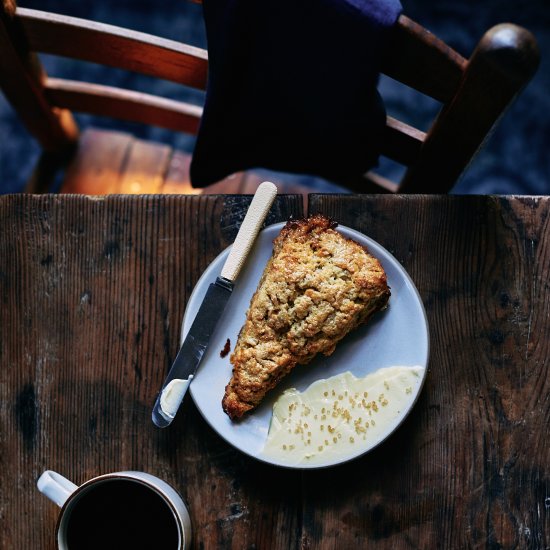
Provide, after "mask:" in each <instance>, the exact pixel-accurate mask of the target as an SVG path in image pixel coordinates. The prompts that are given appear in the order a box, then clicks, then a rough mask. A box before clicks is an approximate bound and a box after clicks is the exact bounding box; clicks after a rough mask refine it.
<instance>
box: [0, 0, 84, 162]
mask: <svg viewBox="0 0 550 550" xmlns="http://www.w3.org/2000/svg"><path fill="white" fill-rule="evenodd" d="M0 51H1V52H2V55H1V56H0V88H1V89H2V91H3V92H4V95H5V96H6V98H7V99H8V101H9V102H10V103H11V105H12V106H13V108H14V109H15V111H16V112H17V114H18V115H19V117H20V119H21V121H22V122H23V124H24V125H25V126H26V128H27V130H28V131H29V133H30V134H31V135H33V136H34V137H35V138H36V139H37V140H38V142H39V143H40V145H41V146H42V148H43V149H44V151H45V152H46V153H49V154H53V155H62V154H64V153H65V152H67V151H69V150H72V149H73V148H74V145H75V143H76V141H77V139H78V127H77V125H76V123H75V121H74V119H73V116H72V114H71V113H70V111H67V110H65V109H57V108H55V107H52V106H51V105H50V104H49V103H48V101H47V99H46V96H45V94H44V86H43V81H44V79H45V76H46V75H45V72H44V70H43V69H42V66H41V65H40V62H39V60H38V57H37V56H36V55H35V54H34V53H33V52H31V51H29V48H28V46H27V41H26V38H25V36H24V32H23V31H22V29H21V28H20V26H19V25H18V22H17V19H16V5H15V0H1V5H0Z"/></svg>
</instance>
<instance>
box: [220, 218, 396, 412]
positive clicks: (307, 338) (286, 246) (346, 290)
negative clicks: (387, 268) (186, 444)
mask: <svg viewBox="0 0 550 550" xmlns="http://www.w3.org/2000/svg"><path fill="white" fill-rule="evenodd" d="M335 226H336V224H335V223H334V222H332V221H331V220H329V219H328V218H326V217H324V216H322V215H316V216H312V217H310V218H307V219H302V220H292V221H289V222H288V223H287V224H286V225H285V227H284V228H283V229H282V230H281V233H280V234H279V236H278V237H277V238H276V239H275V240H274V241H273V255H272V256H271V258H270V260H269V262H268V263H267V265H266V268H265V270H264V273H263V275H262V278H261V280H260V282H259V285H258V288H257V290H256V292H255V293H254V296H253V297H252V300H251V302H250V307H249V309H248V311H247V314H246V321H245V323H244V326H243V327H242V329H241V331H240V333H239V337H238V340H237V343H236V345H235V349H234V351H233V353H232V354H231V363H232V365H233V376H232V378H231V380H230V382H229V384H228V385H227V387H226V388H225V396H224V398H223V401H222V405H223V410H224V411H225V412H226V413H227V414H228V415H229V417H230V418H232V419H236V418H239V417H240V416H242V415H243V414H244V413H245V412H247V411H249V410H250V409H253V408H254V407H256V406H257V405H258V404H259V403H260V401H261V400H262V399H263V397H264V396H265V394H266V393H267V392H268V391H269V390H270V389H271V388H273V387H275V386H276V385H277V383H278V382H279V381H280V380H281V378H283V377H284V376H285V375H286V374H287V373H288V372H289V371H290V370H291V369H293V368H294V367H295V366H296V365H297V364H301V365H303V364H305V363H308V362H309V361H311V359H313V357H314V356H315V355H316V354H318V353H324V354H325V355H330V354H331V353H332V352H333V351H334V348H335V347H336V344H337V343H338V341H339V340H341V339H342V338H343V337H344V336H345V335H346V334H347V333H348V332H349V331H350V330H352V329H354V328H355V327H357V326H358V325H360V324H361V323H365V322H366V321H367V320H368V319H369V317H370V316H371V315H372V314H373V313H375V312H376V311H378V310H380V309H383V308H384V307H385V306H386V304H387V302H388V299H389V297H390V290H389V288H388V284H387V280H386V274H385V272H384V270H383V268H382V266H381V265H380V262H379V261H378V260H377V259H376V258H374V257H373V256H371V255H370V254H369V253H368V252H367V251H366V250H365V248H363V247H362V246H361V245H360V244H358V243H356V242H355V241H353V240H351V239H347V238H345V237H343V236H342V235H341V234H340V233H338V232H337V231H335V229H334V227H335Z"/></svg>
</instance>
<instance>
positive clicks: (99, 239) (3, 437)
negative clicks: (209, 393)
mask: <svg viewBox="0 0 550 550" xmlns="http://www.w3.org/2000/svg"><path fill="white" fill-rule="evenodd" d="M250 200H251V196H226V197H225V196H216V195H210V196H178V197H176V196H170V197H168V196H158V195H157V196H154V197H131V196H126V197H120V196H119V197H106V198H104V199H103V198H102V199H98V198H87V197H82V196H69V195H64V196H51V195H50V196H29V195H17V196H10V197H0V311H1V319H2V323H1V325H0V330H1V337H0V360H1V364H2V369H1V371H0V467H1V469H2V471H3V472H5V475H4V476H3V481H2V491H1V494H0V508H1V510H2V522H1V523H0V547H2V548H37V549H38V548H40V549H46V548H52V549H53V548H54V547H55V544H54V540H53V536H54V529H55V520H56V516H57V512H58V509H57V507H56V506H55V505H54V504H52V503H51V502H50V501H48V500H47V499H46V498H45V497H43V496H41V495H40V494H39V493H38V491H37V490H36V488H35V482H36V479H37V477H38V476H39V475H40V473H41V472H42V471H43V470H44V469H46V468H53V469H56V470H58V471H59V472H60V473H62V474H64V475H66V476H68V477H69V478H71V479H73V480H74V481H75V482H76V483H80V482H82V481H84V480H86V479H87V478H89V477H92V476H94V475H98V474H101V473H105V472H108V471H116V470H126V469H138V470H145V471H148V472H151V473H153V474H155V475H158V476H160V477H161V478H164V479H166V480H167V481H168V482H169V483H171V484H173V485H174V486H175V487H176V488H177V489H178V490H179V491H180V492H181V493H182V495H183V497H184V498H185V499H186V500H187V501H188V502H189V505H190V512H191V517H192V521H193V525H194V528H195V533H196V535H195V539H194V545H193V546H194V547H195V548H231V547H233V548H249V547H253V546H256V547H266V546H272V547H276V548H281V549H286V548H296V547H297V546H298V541H297V537H298V536H299V532H300V528H299V522H300V506H301V505H300V497H299V495H300V475H299V473H297V472H292V471H286V470H275V469H273V468H270V467H268V466H266V465H263V464H261V463H259V462H256V461H254V460H253V459H250V458H248V457H246V456H245V455H242V454H241V453H239V452H238V451H236V450H234V449H232V448H231V447H230V446H229V445H228V444H226V443H225V442H224V441H223V440H222V439H221V438H220V437H219V436H217V435H216V434H214V432H213V431H212V430H211V429H210V428H209V426H208V425H207V424H206V422H205V421H204V420H203V419H202V417H201V416H200V414H199V413H198V411H197V409H196V408H195V406H194V405H193V403H192V402H191V399H188V400H187V401H186V402H185V403H184V406H183V408H182V410H181V411H180V415H178V418H176V420H175V421H174V423H173V424H172V426H171V427H170V429H169V430H159V429H157V428H155V427H154V425H153V424H152V422H151V408H152V405H153V403H154V400H155V397H156V393H157V392H158V389H159V388H160V386H161V384H162V381H163V379H164V377H165V375H166V373H167V372H168V369H169V366H170V364H171V362H172V360H173V359H174V357H175V354H176V352H177V349H178V345H179V344H178V341H179V332H180V325H181V320H182V316H183V312H184V308H185V304H186V302H187V300H188V298H189V295H190V292H191V290H192V288H193V286H194V284H195V283H196V281H197V279H198V277H199V276H200V275H201V274H202V272H203V271H204V269H205V268H206V267H207V266H208V264H209V263H210V262H211V261H212V260H213V259H214V258H215V256H216V255H217V254H218V253H219V252H220V251H221V250H222V249H223V248H225V247H226V246H228V245H229V244H230V243H231V242H232V241H233V239H234V238H235V235H236V231H237V229H238V227H239V225H240V223H241V221H242V219H243V217H244V214H245V212H246V209H247V206H248V204H249V203H250ZM301 201H302V199H301V197H293V196H285V197H278V198H277V200H276V202H275V204H274V206H273V207H272V210H271V212H270V215H269V217H268V220H267V223H274V222H277V221H281V220H285V219H287V218H288V217H290V216H291V215H294V216H297V215H300V213H301V204H302V202H301ZM260 503H261V504H260Z"/></svg>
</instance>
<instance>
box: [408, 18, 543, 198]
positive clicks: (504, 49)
mask: <svg viewBox="0 0 550 550" xmlns="http://www.w3.org/2000/svg"><path fill="white" fill-rule="evenodd" d="M539 57H540V56H539V50H538V46H537V42H536V40H535V37H534V36H533V35H532V34H531V33H530V32H529V31H528V30H526V29H524V28H522V27H518V26H517V25H513V24H511V23H504V24H500V25H496V26H495V27H493V28H491V29H490V30H489V31H487V32H486V33H485V35H484V36H483V37H482V39H481V41H480V42H479V44H478V45H477V47H476V49H475V51H474V53H473V54H472V56H471V58H470V60H469V61H468V64H467V66H466V69H465V71H464V74H463V77H462V80H461V81H460V84H459V87H458V90H457V93H456V94H455V96H454V97H453V99H452V100H451V101H450V102H449V103H448V104H447V105H445V106H444V107H443V109H442V110H441V113H440V114H439V115H438V117H437V119H436V120H435V122H434V124H433V126H432V127H431V129H430V130H429V132H428V134H427V136H426V140H425V141H424V144H423V145H422V148H421V151H420V156H419V159H418V161H417V162H416V163H414V164H413V165H412V166H411V167H410V168H409V170H408V171H407V173H406V174H405V176H404V178H403V181H402V182H401V185H400V187H399V191H398V192H400V193H407V192H409V191H408V190H409V189H411V190H412V189H414V192H415V193H446V192H448V191H449V190H450V189H451V187H452V186H453V185H454V184H455V183H456V181H457V180H458V178H459V177H460V175H461V174H462V172H463V171H464V170H465V169H466V167H467V166H468V164H469V162H470V161H471V159H472V158H473V157H474V155H475V154H476V153H477V151H478V150H479V149H480V148H481V146H482V145H483V143H484V141H485V139H486V138H487V136H488V135H489V133H490V131H491V129H492V128H493V126H494V125H495V124H496V122H497V121H498V120H499V118H500V117H501V116H502V114H503V113H504V111H505V110H506V109H507V107H508V106H509V105H510V104H511V102H512V101H513V99H514V98H515V97H516V96H517V94H518V93H519V92H520V91H521V90H522V89H523V88H524V86H525V85H526V84H527V83H528V82H529V80H530V79H531V78H532V77H533V75H534V74H535V72H536V70H537V67H538V64H539Z"/></svg>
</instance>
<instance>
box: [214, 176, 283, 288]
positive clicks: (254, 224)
mask: <svg viewBox="0 0 550 550" xmlns="http://www.w3.org/2000/svg"><path fill="white" fill-rule="evenodd" d="M276 196H277V188H276V187H275V185H274V184H273V183H271V182H270V181H264V182H263V183H261V184H260V186H259V187H258V189H257V190H256V193H255V194H254V198H253V199H252V202H251V203H250V207H249V208H248V211H247V213H246V216H245V217H244V220H243V223H242V225H241V228H240V229H239V232H238V233H237V238H236V239H235V242H234V243H233V246H232V247H231V251H230V252H229V256H228V257H227V260H226V261H225V264H224V265H223V268H222V272H221V276H222V277H223V278H224V279H228V280H229V281H235V279H236V278H237V276H238V275H239V271H240V270H241V267H242V266H243V264H244V262H245V260H246V257H247V256H248V253H249V252H250V249H251V248H252V245H253V244H254V240H255V239H256V236H257V235H258V232H259V231H260V227H262V224H263V223H264V220H265V218H266V216H267V213H268V212H269V209H270V208H271V205H272V204H273V201H274V200H275V197H276Z"/></svg>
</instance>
